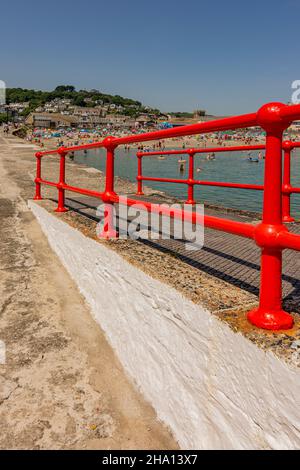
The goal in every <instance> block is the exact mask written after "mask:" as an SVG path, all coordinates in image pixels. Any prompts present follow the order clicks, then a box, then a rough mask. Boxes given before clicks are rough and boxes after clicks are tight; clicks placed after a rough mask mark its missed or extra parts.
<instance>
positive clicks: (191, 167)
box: [136, 145, 266, 204]
mask: <svg viewBox="0 0 300 470" xmlns="http://www.w3.org/2000/svg"><path fill="white" fill-rule="evenodd" d="M265 148H266V147H265V145H244V146H242V145H235V146H234V145H233V146H231V147H210V148H189V149H184V150H164V151H161V152H160V151H155V152H137V154H136V156H137V158H138V174H137V178H136V179H137V193H136V194H137V195H138V196H141V195H143V194H144V193H143V183H142V182H143V181H160V182H162V183H177V184H186V185H187V186H188V197H187V200H186V204H195V202H196V201H195V199H194V186H195V185H202V186H219V187H224V188H239V189H251V190H258V191H262V190H263V189H264V187H263V185H259V184H241V183H225V182H219V181H199V180H195V179H194V156H195V155H197V154H199V153H217V152H233V151H242V152H246V151H248V152H249V151H254V150H264V149H265ZM155 155H157V156H163V155H187V156H188V157H189V164H188V179H178V178H154V177H150V176H144V175H143V174H142V169H143V166H142V158H143V157H146V156H147V157H148V156H155Z"/></svg>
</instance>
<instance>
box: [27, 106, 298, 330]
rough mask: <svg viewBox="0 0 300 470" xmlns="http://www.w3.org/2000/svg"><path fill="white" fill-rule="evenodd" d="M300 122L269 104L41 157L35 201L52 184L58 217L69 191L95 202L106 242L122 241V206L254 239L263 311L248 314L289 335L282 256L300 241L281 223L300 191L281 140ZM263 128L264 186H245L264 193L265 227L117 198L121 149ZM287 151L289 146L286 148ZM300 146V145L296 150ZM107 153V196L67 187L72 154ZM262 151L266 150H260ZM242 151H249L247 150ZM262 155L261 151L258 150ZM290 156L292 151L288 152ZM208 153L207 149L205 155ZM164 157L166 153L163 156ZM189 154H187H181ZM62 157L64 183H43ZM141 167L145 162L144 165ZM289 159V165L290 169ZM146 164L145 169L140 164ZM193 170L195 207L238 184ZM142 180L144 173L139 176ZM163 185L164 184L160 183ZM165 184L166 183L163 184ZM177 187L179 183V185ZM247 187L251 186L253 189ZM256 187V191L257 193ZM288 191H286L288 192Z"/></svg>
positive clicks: (292, 110) (290, 109) (291, 109)
mask: <svg viewBox="0 0 300 470" xmlns="http://www.w3.org/2000/svg"><path fill="white" fill-rule="evenodd" d="M299 118H300V105H293V106H287V105H284V104H281V103H269V104H266V105H264V106H262V107H261V108H260V109H259V110H258V112H257V113H252V114H245V115H242V116H235V117H231V118H226V119H220V120H216V121H211V122H207V123H199V124H193V125H190V126H182V127H179V128H174V129H167V130H163V131H156V132H150V133H146V134H139V135H131V136H127V137H120V138H114V137H107V138H106V139H104V140H103V141H101V142H96V143H93V144H86V145H78V146H73V147H63V148H60V149H56V150H52V151H45V152H39V153H37V154H36V157H37V176H36V179H35V184H36V195H35V199H41V185H42V184H48V185H50V186H56V187H57V189H58V193H59V197H58V207H57V211H58V212H62V211H64V210H66V207H65V200H64V197H65V191H75V192H78V193H81V194H85V195H90V196H95V197H98V198H99V199H101V200H102V201H103V202H104V203H105V212H106V214H107V215H108V217H106V219H105V221H106V223H105V226H104V229H103V232H102V234H101V236H102V237H104V238H110V237H115V236H117V233H116V230H115V227H114V225H113V217H112V216H113V204H115V203H121V204H126V205H128V206H130V205H132V204H140V203H142V204H143V205H144V206H145V207H146V209H147V210H148V211H152V212H159V213H161V214H164V215H168V216H169V217H175V218H179V219H182V218H183V217H185V218H187V220H191V221H192V222H193V223H197V224H204V225H205V226H207V227H210V228H213V229H216V230H221V231H224V232H228V233H231V234H235V235H239V236H242V237H246V238H250V239H253V240H254V241H255V243H256V244H257V245H258V246H259V247H260V248H261V275H260V278H261V282H260V296H259V306H258V308H257V309H255V310H253V311H251V312H249V313H248V315H247V317H248V320H249V321H250V322H251V323H252V324H254V325H256V326H258V327H261V328H266V329H272V330H278V329H288V328H291V327H292V326H293V317H292V316H291V315H290V314H289V313H287V312H285V311H284V310H283V309H282V290H281V273H282V250H283V249H286V248H289V249H293V250H298V251H300V236H299V235H295V234H292V233H289V231H288V229H287V227H286V226H285V225H283V223H282V193H283V192H284V194H285V195H286V196H288V195H290V194H291V192H300V188H291V186H290V182H289V176H290V175H289V173H288V172H287V173H286V178H285V182H284V185H283V187H282V135H283V132H284V130H285V129H287V128H288V127H289V125H290V124H291V122H292V121H293V120H295V119H299ZM253 126H259V127H261V128H262V129H264V130H265V132H266V145H265V148H266V155H265V173H264V184H263V186H262V187H258V186H259V185H243V186H244V188H245V189H264V201H263V213H262V222H261V223H259V224H258V225H252V224H249V223H242V222H237V221H234V220H228V219H223V218H219V217H212V216H207V215H205V216H204V217H201V216H200V215H199V214H194V213H190V212H189V211H185V210H183V209H181V210H175V211H174V209H167V208H166V207H165V206H162V205H159V204H150V203H148V202H145V201H140V200H135V199H127V198H124V197H121V196H120V195H118V194H116V192H115V189H114V152H115V149H116V148H117V146H119V145H125V144H130V143H135V142H146V141H151V140H159V139H167V138H172V137H180V136H187V135H195V134H203V133H208V132H216V131H221V130H229V129H231V130H232V129H240V128H247V127H253ZM285 145H287V144H285ZM293 146H294V147H298V146H300V144H297V145H294V143H293ZM101 147H103V148H105V149H106V151H107V158H106V182H105V190H104V192H102V193H100V192H99V193H98V192H96V191H91V190H88V189H84V188H76V187H72V186H69V185H67V184H66V182H65V156H66V154H67V153H68V152H74V151H77V150H87V149H95V148H101ZM257 147H259V149H260V148H261V147H262V146H257ZM238 149H239V150H245V147H243V148H240V147H238ZM256 149H258V148H256ZM193 150H194V149H191V151H190V152H189V156H191V155H192V156H193V155H194V153H193ZM232 150H233V147H229V148H227V149H226V148H223V149H222V151H232ZM286 150H287V149H286ZM201 151H202V152H208V149H203V150H201ZM158 153H159V154H160V153H161V152H158ZM182 153H186V151H182ZM50 154H59V155H60V159H61V160H60V161H61V163H60V178H59V182H58V183H53V182H49V181H46V180H43V179H42V177H41V158H42V157H43V156H44V155H50ZM139 161H140V162H141V157H140V159H139ZM288 163H289V162H288V159H287V165H288ZM140 164H141V163H140ZM191 168H192V165H191V166H190V171H189V178H188V180H187V181H186V184H188V185H189V199H190V200H191V201H193V197H191V196H193V195H192V193H191V188H192V187H193V185H194V184H212V183H214V184H218V185H222V184H232V185H236V184H237V183H217V182H201V181H197V180H194V178H193V173H192V170H191ZM140 174H142V173H141V171H140ZM160 180H162V179H161V178H160ZM163 180H166V179H163ZM176 182H178V181H176ZM248 186H252V187H251V188H250V187H248ZM254 186H255V187H254ZM283 189H284V191H283Z"/></svg>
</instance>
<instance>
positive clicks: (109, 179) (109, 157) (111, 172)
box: [99, 137, 118, 239]
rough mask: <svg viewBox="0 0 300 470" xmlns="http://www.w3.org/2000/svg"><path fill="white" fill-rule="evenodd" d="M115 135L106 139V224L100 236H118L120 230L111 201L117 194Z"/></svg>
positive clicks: (104, 195)
mask: <svg viewBox="0 0 300 470" xmlns="http://www.w3.org/2000/svg"><path fill="white" fill-rule="evenodd" d="M113 141H114V137H106V139H104V141H103V142H104V144H105V145H104V146H105V148H106V175H105V190H104V194H103V201H104V213H105V217H104V226H103V230H102V232H101V233H100V234H99V237H100V238H105V239H109V238H117V237H118V232H117V231H116V229H115V224H114V219H115V218H114V204H113V202H112V201H111V196H116V193H115V190H114V179H115V148H116V146H115V145H114V142H113Z"/></svg>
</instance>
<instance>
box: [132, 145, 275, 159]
mask: <svg viewBox="0 0 300 470" xmlns="http://www.w3.org/2000/svg"><path fill="white" fill-rule="evenodd" d="M265 148H266V146H265V145H232V146H230V147H207V148H205V147H201V148H189V149H182V150H162V151H158V150H156V151H155V152H137V156H138V157H147V156H154V155H187V154H191V153H192V154H195V155H196V154H197V153H217V152H238V151H241V152H249V151H255V150H264V149H265Z"/></svg>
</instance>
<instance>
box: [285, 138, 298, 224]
mask: <svg viewBox="0 0 300 470" xmlns="http://www.w3.org/2000/svg"><path fill="white" fill-rule="evenodd" d="M282 147H283V152H284V160H283V187H282V220H283V222H294V221H295V219H294V218H293V217H291V188H292V187H291V152H292V150H293V142H290V141H288V140H286V141H285V142H283V144H282Z"/></svg>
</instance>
